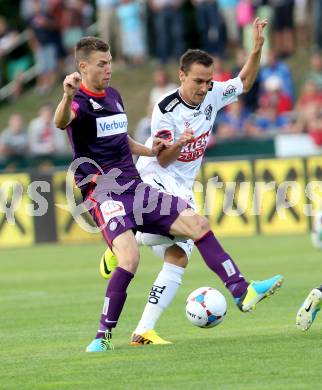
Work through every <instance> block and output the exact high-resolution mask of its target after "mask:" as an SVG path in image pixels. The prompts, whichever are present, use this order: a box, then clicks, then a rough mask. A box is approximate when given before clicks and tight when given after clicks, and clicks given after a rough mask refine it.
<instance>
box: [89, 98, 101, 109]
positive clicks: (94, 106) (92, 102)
mask: <svg viewBox="0 0 322 390" xmlns="http://www.w3.org/2000/svg"><path fill="white" fill-rule="evenodd" d="M89 102H90V103H91V105H92V107H93V110H94V111H100V110H103V107H102V106H101V105H100V104H98V103H97V102H95V100H93V99H92V98H90V99H89Z"/></svg>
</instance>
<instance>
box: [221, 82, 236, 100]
mask: <svg viewBox="0 0 322 390" xmlns="http://www.w3.org/2000/svg"><path fill="white" fill-rule="evenodd" d="M235 95H236V87H235V86H234V85H228V87H227V88H226V89H225V90H224V92H223V98H222V100H227V99H229V98H231V97H232V96H235Z"/></svg>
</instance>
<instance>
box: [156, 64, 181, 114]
mask: <svg viewBox="0 0 322 390" xmlns="http://www.w3.org/2000/svg"><path fill="white" fill-rule="evenodd" d="M153 83H154V86H153V88H152V89H151V91H150V98H149V103H150V105H151V106H152V107H154V105H155V104H156V102H157V101H158V100H159V99H160V97H162V96H163V95H165V94H166V93H168V92H170V91H172V90H174V89H176V88H178V85H177V84H175V83H172V82H171V81H170V77H169V74H168V73H167V71H166V70H165V69H164V68H158V69H156V70H155V71H154V72H153Z"/></svg>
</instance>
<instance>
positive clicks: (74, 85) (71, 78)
mask: <svg viewBox="0 0 322 390" xmlns="http://www.w3.org/2000/svg"><path fill="white" fill-rule="evenodd" d="M80 83H81V75H80V74H79V73H78V72H74V73H72V74H70V75H68V76H66V77H65V80H64V83H63V87H64V95H63V98H62V100H61V101H60V103H59V104H58V106H57V108H56V111H55V115H54V123H55V126H56V127H58V128H59V129H65V128H66V127H67V126H68V125H69V124H70V122H71V121H72V120H73V119H74V118H75V113H74V112H73V111H72V109H71V104H72V101H73V98H74V96H75V94H76V92H77V90H78V88H79V86H80Z"/></svg>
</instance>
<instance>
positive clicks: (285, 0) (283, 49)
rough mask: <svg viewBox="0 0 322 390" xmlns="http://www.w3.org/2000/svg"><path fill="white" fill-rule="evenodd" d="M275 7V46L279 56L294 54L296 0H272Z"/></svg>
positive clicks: (271, 2)
mask: <svg viewBox="0 0 322 390" xmlns="http://www.w3.org/2000/svg"><path fill="white" fill-rule="evenodd" d="M270 4H271V6H272V7H273V45H274V49H275V50H276V52H277V54H278V56H289V55H291V54H293V53H294V0H270Z"/></svg>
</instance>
